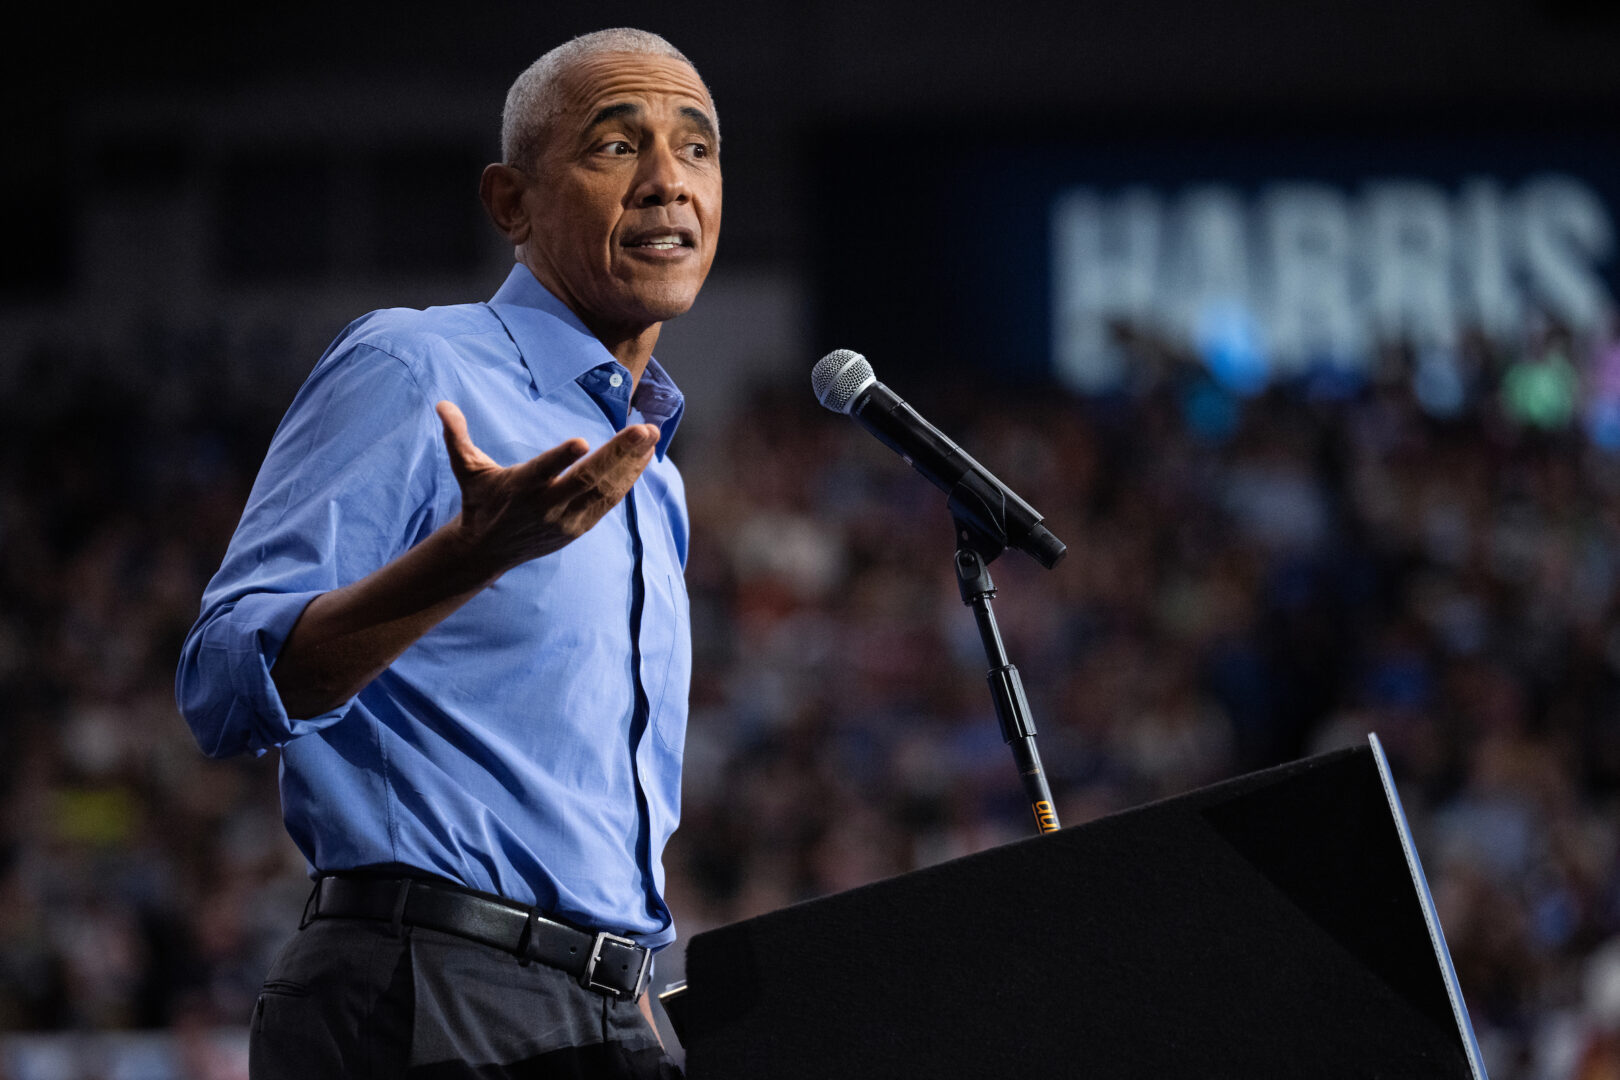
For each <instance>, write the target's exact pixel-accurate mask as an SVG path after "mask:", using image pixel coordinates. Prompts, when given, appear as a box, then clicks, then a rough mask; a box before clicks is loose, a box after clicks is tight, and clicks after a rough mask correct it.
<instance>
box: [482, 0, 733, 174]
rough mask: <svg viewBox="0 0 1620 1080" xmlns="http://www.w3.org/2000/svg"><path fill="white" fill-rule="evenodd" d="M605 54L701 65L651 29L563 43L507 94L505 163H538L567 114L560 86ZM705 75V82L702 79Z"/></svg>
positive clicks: (503, 124) (531, 67)
mask: <svg viewBox="0 0 1620 1080" xmlns="http://www.w3.org/2000/svg"><path fill="white" fill-rule="evenodd" d="M602 53H636V54H639V55H642V56H667V57H669V58H670V59H672V60H679V61H680V62H681V63H683V64H685V65H686V66H687V67H690V68H691V69H692V71H693V73H694V74H696V73H697V67H696V65H694V64H693V63H692V61H690V60H688V59H687V58H686V54H684V53H682V52H681V51H680V50H679V49H677V48H676V47H675V46H673V45H671V44H670V43H669V42H667V41H665V40H664V39H663V38H661V37H659V36H658V35H657V34H654V33H649V32H648V31H646V30H633V29H631V28H630V27H626V26H620V27H615V28H613V29H611V30H597V31H594V32H593V33H589V34H581V35H580V36H579V37H576V38H573V39H571V40H569V41H565V42H563V43H562V44H561V45H558V46H557V47H556V48H555V49H552V50H551V51H550V52H548V53H546V54H545V55H544V56H542V57H541V58H540V59H538V60H536V61H535V62H534V63H532V64H530V65H529V66H528V67H527V68H526V69H524V72H523V74H521V75H519V76H518V77H517V79H516V81H514V82H513V83H512V88H511V89H510V90H508V91H507V92H506V108H505V109H503V110H502V112H501V160H502V161H504V162H505V163H506V164H508V165H513V166H517V167H519V168H522V167H523V165H525V164H526V163H528V162H531V161H533V160H534V157H535V155H536V154H538V153H539V151H540V147H541V146H542V145H544V142H545V135H546V127H547V126H548V125H549V124H550V123H551V121H552V120H554V119H556V116H557V114H558V113H559V112H561V111H562V102H561V101H560V100H558V97H557V83H558V81H559V80H560V79H561V77H562V75H563V74H564V73H565V72H566V71H568V69H569V68H570V67H572V66H573V65H574V64H576V63H578V62H579V61H581V60H585V59H588V58H590V57H593V56H599V55H601V54H602ZM702 78H703V77H702V76H701V75H699V76H698V79H699V81H702Z"/></svg>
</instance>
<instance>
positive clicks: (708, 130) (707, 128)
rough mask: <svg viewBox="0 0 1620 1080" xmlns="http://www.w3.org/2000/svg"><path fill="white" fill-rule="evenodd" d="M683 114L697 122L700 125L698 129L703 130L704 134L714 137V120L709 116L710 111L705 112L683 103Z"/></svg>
mask: <svg viewBox="0 0 1620 1080" xmlns="http://www.w3.org/2000/svg"><path fill="white" fill-rule="evenodd" d="M681 115H682V116H684V117H686V118H687V119H688V120H690V121H692V122H693V123H694V124H696V125H697V126H698V130H699V131H701V132H703V134H705V135H707V136H708V137H709V138H711V139H712V138H714V136H715V130H714V121H713V120H711V119H710V118H709V114H708V113H706V112H704V111H703V110H702V109H698V108H694V107H693V106H691V105H683V106H681Z"/></svg>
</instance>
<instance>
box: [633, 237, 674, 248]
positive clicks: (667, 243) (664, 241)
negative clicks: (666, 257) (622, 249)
mask: <svg viewBox="0 0 1620 1080" xmlns="http://www.w3.org/2000/svg"><path fill="white" fill-rule="evenodd" d="M680 246H681V238H680V237H678V236H655V237H653V238H652V239H650V240H643V241H641V242H640V243H639V244H637V245H636V247H650V248H657V249H658V250H659V251H668V250H670V249H671V248H678V247H680Z"/></svg>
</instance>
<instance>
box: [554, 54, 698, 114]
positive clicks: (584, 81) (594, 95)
mask: <svg viewBox="0 0 1620 1080" xmlns="http://www.w3.org/2000/svg"><path fill="white" fill-rule="evenodd" d="M559 83H560V86H559V89H560V90H561V94H560V96H561V98H562V100H563V102H564V104H565V107H566V108H567V110H568V111H569V112H571V113H574V114H575V119H576V121H578V122H581V123H584V122H588V121H589V120H590V119H591V118H592V117H594V116H595V115H596V114H597V113H598V112H599V111H601V110H602V109H603V108H604V107H606V106H609V105H613V104H616V103H619V102H631V101H636V100H640V99H645V98H649V97H659V96H669V97H672V98H676V99H679V103H680V104H681V105H687V106H692V105H695V106H698V107H699V108H701V109H702V110H703V111H704V112H705V113H706V114H709V115H711V116H712V115H713V111H714V104H713V102H712V101H710V99H709V92H708V89H707V88H706V87H705V86H704V85H703V80H702V79H700V78H698V73H697V71H696V70H694V69H693V67H692V65H691V64H688V63H686V62H685V61H683V60H677V59H676V58H674V57H672V56H658V55H647V54H642V53H598V54H595V55H593V56H588V57H584V58H582V59H580V60H578V61H576V62H575V63H573V64H572V65H570V66H569V68H568V70H567V71H566V72H564V73H563V75H562V78H561V79H560V80H559Z"/></svg>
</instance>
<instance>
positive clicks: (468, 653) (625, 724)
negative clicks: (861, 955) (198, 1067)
mask: <svg viewBox="0 0 1620 1080" xmlns="http://www.w3.org/2000/svg"><path fill="white" fill-rule="evenodd" d="M501 153H502V161H501V163H500V164H495V165H490V166H489V167H488V168H486V169H485V171H484V174H483V178H482V185H481V196H482V199H483V202H484V205H485V207H486V208H487V209H488V211H489V215H490V217H491V219H492V220H493V221H494V222H495V225H496V227H497V228H498V229H499V230H500V231H501V233H502V235H504V236H505V237H506V238H507V240H509V241H510V242H511V244H512V245H513V248H514V249H515V253H516V259H517V265H516V266H515V267H514V268H513V270H512V272H511V274H510V276H509V277H508V278H507V280H506V282H505V283H504V284H503V285H502V286H501V287H500V289H499V290H498V291H497V292H496V293H495V295H494V297H493V298H492V299H491V300H490V301H489V302H488V303H483V304H464V305H457V306H451V307H440V308H429V309H427V310H425V311H416V310H406V309H395V310H388V311H378V312H373V313H371V314H370V315H367V316H365V317H363V318H361V319H359V320H358V321H356V322H355V323H353V324H351V325H350V326H349V327H348V328H347V329H345V330H344V331H343V333H342V334H340V335H339V337H338V339H337V340H336V341H335V342H334V343H333V344H332V346H331V347H330V348H329V349H328V350H327V352H326V354H325V355H324V356H323V357H322V358H321V360H320V362H319V363H318V364H317V365H316V366H315V369H314V371H313V372H312V373H311V374H310V376H309V379H308V380H307V381H306V382H305V384H304V386H303V387H302V388H301V389H300V390H299V392H298V395H297V397H296V399H295V400H294V402H293V404H292V407H291V408H290V409H289V410H288V412H287V415H286V417H285V418H284V419H283V420H282V423H281V425H280V427H279V428H278V429H277V431H276V435H275V438H274V440H273V441H272V443H271V446H270V450H269V452H268V454H267V456H266V458H265V462H264V465H263V467H262V469H261V470H260V473H259V476H258V479H257V481H256V482H255V484H254V487H253V492H252V494H251V496H250V497H249V500H248V504H247V508H246V510H245V511H244V513H243V516H242V521H241V524H240V525H239V526H238V528H237V531H236V535H235V536H234V538H233V539H232V541H231V544H230V548H229V550H228V551H227V552H226V555H225V559H224V562H223V564H222V565H221V567H220V570H219V572H218V574H217V575H216V576H215V577H214V579H213V581H212V582H210V584H209V586H208V588H207V591H206V592H205V593H204V596H203V604H202V614H201V617H200V618H199V619H198V621H197V624H196V625H195V626H194V627H193V628H192V631H191V633H190V635H189V636H188V637H187V639H186V643H185V648H184V652H183V654H182V657H181V661H180V668H179V672H178V675H177V679H176V694H177V697H178V700H179V703H180V707H181V710H182V712H183V713H184V714H185V717H186V720H187V722H188V723H189V724H190V726H191V729H192V731H193V733H194V734H195V736H196V738H197V740H198V743H199V744H200V745H201V747H202V749H203V750H204V751H205V752H207V753H209V754H211V755H216V756H220V755H226V754H233V753H238V752H241V751H252V752H254V753H262V752H264V751H265V750H267V749H268V748H270V747H278V748H280V750H281V755H282V756H281V792H282V807H283V812H284V815H285V819H286V823H287V828H288V831H289V832H290V833H291V834H292V837H293V839H294V840H295V841H296V842H297V844H298V846H299V848H300V849H301V850H302V851H303V853H304V855H305V856H306V857H307V858H308V860H309V863H310V866H311V870H312V873H313V874H314V875H315V877H316V886H315V890H314V893H313V894H312V895H311V897H310V900H309V903H308V905H307V906H306V908H305V911H304V915H303V919H302V921H301V926H300V929H299V931H298V933H297V934H296V935H295V936H294V937H293V939H292V941H291V942H290V943H289V944H288V945H287V946H286V948H285V949H284V950H283V951H282V953H281V955H280V957H279V958H278V959H277V961H276V963H275V966H274V968H273V969H272V971H271V972H270V976H269V978H268V979H267V981H266V982H265V985H264V992H263V993H262V994H261V995H260V998H259V1001H258V1005H257V1007H256V1010H255V1014H254V1017H253V1027H252V1038H251V1067H252V1071H253V1075H254V1076H255V1077H261V1078H270V1077H296V1078H298V1080H312V1078H315V1077H337V1076H345V1077H346V1076H370V1075H376V1076H397V1075H402V1074H403V1073H404V1072H405V1071H406V1070H407V1069H410V1070H420V1075H423V1076H445V1077H449V1076H473V1075H476V1076H479V1077H501V1076H524V1077H531V1076H532V1077H551V1076H590V1077H606V1076H613V1077H617V1076H627V1077H628V1076H635V1077H652V1076H660V1075H673V1074H674V1070H673V1066H671V1065H670V1064H669V1063H668V1061H667V1059H665V1058H664V1056H663V1053H662V1051H661V1049H660V1047H659V1044H658V1041H657V1038H656V1034H655V1032H654V1030H653V1028H652V1027H651V1026H650V1022H649V1020H650V1013H649V1012H648V1011H647V1005H646V997H645V991H646V987H647V980H648V977H649V967H650V957H651V951H652V950H655V949H657V948H658V947H660V946H662V945H664V944H667V943H668V942H669V941H670V940H671V939H672V938H673V937H674V926H673V922H672V920H671V917H670V913H669V909H668V908H667V907H666V906H665V903H664V899H663V895H662V888H663V870H662V865H661V855H662V852H663V848H664V844H665V841H666V840H667V839H668V838H669V835H670V833H671V832H673V831H674V828H675V824H676V819H677V816H678V813H679V804H680V765H681V752H682V745H683V740H684V737H685V727H686V711H687V703H686V693H687V685H688V680H689V674H690V667H691V643H690V636H689V629H688V612H687V601H686V593H685V585H684V583H683V580H682V568H683V566H684V564H685V561H686V544H687V516H686V505H685V498H684V493H683V489H682V486H681V480H680V476H679V475H678V473H677V472H676V469H675V466H674V464H673V463H672V462H670V461H669V460H668V459H667V458H666V457H665V453H666V450H667V448H668V446H669V441H670V439H671V437H672V436H673V435H674V433H675V428H676V426H677V424H678V423H679V420H680V417H681V411H682V399H681V395H680V392H679V390H677V389H676V387H675V384H674V383H673V382H672V381H671V380H670V378H669V376H668V375H667V374H666V373H665V371H664V370H663V368H662V367H660V366H659V364H658V362H657V361H656V360H654V359H653V358H652V350H653V346H654V344H655V343H656V342H657V340H658V333H659V329H660V326H661V324H662V323H663V322H664V320H666V319H670V318H673V317H674V316H676V315H679V314H681V313H682V312H684V311H686V310H687V308H688V307H690V306H691V304H692V301H693V299H694V298H695V297H696V296H697V293H698V290H699V288H700V287H701V286H702V284H703V281H704V278H705V277H706V275H707V274H708V270H709V265H710V262H711V261H712V259H713V257H714V250H715V243H716V240H717V238H718V234H719V228H720V203H721V182H720V157H719V123H718V119H717V116H716V114H715V109H714V103H713V101H712V100H711V98H710V95H709V93H708V90H707V88H706V87H705V86H704V83H703V81H702V79H701V78H699V76H698V74H697V71H696V70H695V69H694V68H693V67H692V65H691V64H690V63H689V62H688V61H687V60H686V58H685V57H684V56H682V55H681V53H679V52H678V51H677V50H675V49H674V48H673V47H672V46H671V45H669V43H667V42H665V41H664V40H663V39H662V38H659V37H657V36H655V35H652V34H648V33H644V32H641V31H636V30H605V31H601V32H598V33H595V34H589V35H586V36H584V37H580V38H576V39H574V40H572V41H570V42H568V43H566V44H564V45H561V46H559V47H558V48H556V49H553V50H552V51H551V52H549V53H547V54H546V55H545V56H543V57H541V58H540V59H539V60H538V61H536V62H535V64H534V65H533V66H531V67H530V68H529V69H528V70H526V71H525V72H524V73H523V74H522V75H521V76H519V77H518V79H517V81H516V82H515V83H514V84H513V86H512V88H511V91H510V92H509V94H508V95H507V99H506V108H505V112H504V115H503V118H502V126H501ZM593 446H594V447H595V449H594V450H593V449H591V447H593ZM413 1075H414V1073H413Z"/></svg>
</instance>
